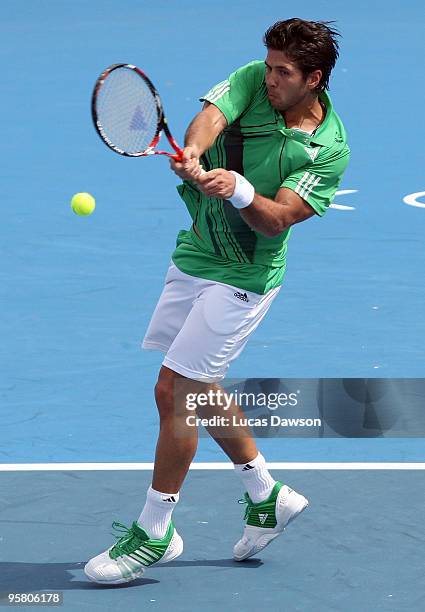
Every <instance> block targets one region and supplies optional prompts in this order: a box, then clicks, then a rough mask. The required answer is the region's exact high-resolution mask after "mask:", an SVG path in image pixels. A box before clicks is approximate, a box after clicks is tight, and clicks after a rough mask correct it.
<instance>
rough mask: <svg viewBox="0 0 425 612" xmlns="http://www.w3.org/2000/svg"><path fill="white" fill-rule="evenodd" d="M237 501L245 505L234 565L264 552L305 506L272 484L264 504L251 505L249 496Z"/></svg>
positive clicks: (289, 491) (287, 490) (304, 501)
mask: <svg viewBox="0 0 425 612" xmlns="http://www.w3.org/2000/svg"><path fill="white" fill-rule="evenodd" d="M240 501H241V503H246V504H247V507H246V510H245V516H244V519H245V520H246V525H245V529H244V533H243V536H242V538H241V539H240V540H239V542H237V544H236V545H235V547H234V549H233V558H234V559H235V561H243V560H244V559H248V558H249V557H252V556H253V555H255V554H257V553H259V552H260V551H261V550H263V548H265V547H266V546H268V545H269V544H270V542H272V541H273V540H274V539H275V538H277V537H278V536H279V535H281V534H282V533H283V531H284V530H285V527H286V526H287V525H288V524H289V523H290V522H291V521H293V520H294V518H296V517H297V516H298V515H299V514H301V512H302V511H303V510H305V509H306V508H307V506H308V501H307V499H306V498H305V497H303V496H302V495H300V494H299V493H297V492H296V491H294V490H293V489H290V488H289V487H287V486H286V485H284V484H283V483H281V482H277V483H276V484H275V486H274V488H273V490H272V492H271V493H270V496H269V497H268V499H266V500H265V501H263V502H260V503H258V504H254V503H253V502H252V500H251V498H250V497H249V495H248V493H245V500H240Z"/></svg>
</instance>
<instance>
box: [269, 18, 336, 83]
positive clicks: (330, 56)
mask: <svg viewBox="0 0 425 612" xmlns="http://www.w3.org/2000/svg"><path fill="white" fill-rule="evenodd" d="M333 23H335V22H333V21H304V20H303V19H298V18H296V17H295V18H293V19H287V20H286V21H278V22H276V23H275V24H274V25H272V26H271V27H270V28H269V29H268V30H267V32H266V33H265V34H264V37H263V41H264V44H265V46H266V47H267V48H268V49H274V50H275V51H283V52H284V53H285V54H286V55H287V56H288V57H289V59H290V60H291V61H292V62H294V63H295V64H296V65H297V66H298V68H299V69H300V70H301V72H302V73H303V75H304V78H307V76H308V75H309V74H310V73H311V72H313V71H314V70H321V71H322V78H321V79H320V83H319V85H318V86H317V87H316V90H315V91H317V92H320V91H323V90H324V89H329V78H330V75H331V72H332V69H333V67H334V66H335V63H336V60H337V58H338V55H339V53H338V48H339V45H338V41H337V39H336V37H337V36H340V34H339V32H338V31H337V30H334V29H332V28H330V27H329V25H332V24H333Z"/></svg>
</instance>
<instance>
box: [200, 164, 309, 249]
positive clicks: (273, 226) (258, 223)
mask: <svg viewBox="0 0 425 612" xmlns="http://www.w3.org/2000/svg"><path fill="white" fill-rule="evenodd" d="M198 187H199V189H200V190H201V191H202V192H203V193H205V194H206V195H208V196H214V197H217V198H223V199H229V198H231V197H232V195H233V193H234V190H235V177H234V175H233V174H232V173H231V172H228V171H227V170H223V169H222V168H217V169H216V170H211V171H210V172H207V173H206V174H204V175H203V176H201V177H199V179H198ZM239 213H240V215H241V217H242V218H243V220H244V221H245V222H246V223H247V224H248V225H249V226H250V227H251V228H252V229H253V230H255V231H256V232H259V233H260V234H263V235H264V236H268V237H269V238H272V237H273V236H277V235H278V234H281V233H282V232H283V231H285V230H286V229H288V228H289V227H291V225H294V224H295V223H300V222H301V221H305V220H306V219H309V218H310V217H312V216H313V215H314V214H315V211H314V209H313V208H312V207H311V206H310V205H309V204H308V203H307V202H306V201H305V200H303V199H302V198H301V197H300V196H299V195H298V194H296V193H295V192H294V191H292V189H287V188H286V187H284V188H282V189H279V191H278V192H277V194H276V196H275V198H274V199H273V200H272V199H270V198H266V197H264V196H262V195H260V194H258V193H255V194H254V199H253V201H252V203H251V204H250V205H249V206H247V207H246V208H241V209H240V210H239Z"/></svg>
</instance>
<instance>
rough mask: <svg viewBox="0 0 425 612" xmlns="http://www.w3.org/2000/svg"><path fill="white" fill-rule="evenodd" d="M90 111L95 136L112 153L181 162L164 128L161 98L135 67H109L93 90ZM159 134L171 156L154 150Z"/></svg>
mask: <svg viewBox="0 0 425 612" xmlns="http://www.w3.org/2000/svg"><path fill="white" fill-rule="evenodd" d="M91 110H92V118H93V123H94V126H95V128H96V131H97V133H98V134H99V136H100V138H101V139H102V140H103V142H104V143H105V144H106V145H107V146H108V147H109V148H110V149H112V150H113V151H115V153H119V154H120V155H126V156H128V157H143V156H146V155H168V157H171V158H172V159H174V160H176V161H180V160H181V159H182V156H183V151H182V150H181V149H180V147H179V146H178V144H177V143H176V141H175V140H174V138H173V137H172V135H171V132H170V130H169V128H168V125H167V119H166V117H165V115H164V109H163V107H162V103H161V98H160V97H159V94H158V92H157V90H156V89H155V86H154V85H153V83H152V81H150V79H148V77H147V76H146V74H145V73H144V72H143V71H142V70H140V68H137V66H133V65H132V64H113V65H112V66H109V68H107V69H106V70H105V71H104V72H102V74H101V75H100V77H99V78H98V79H97V81H96V84H95V87H94V90H93V94H92V102H91ZM162 132H164V133H165V135H166V137H167V138H168V142H169V143H170V145H171V146H172V148H173V149H174V152H173V153H170V152H169V151H159V150H157V149H156V148H155V147H156V146H157V144H158V142H159V139H160V138H161V134H162Z"/></svg>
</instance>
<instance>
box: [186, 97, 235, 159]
mask: <svg viewBox="0 0 425 612" xmlns="http://www.w3.org/2000/svg"><path fill="white" fill-rule="evenodd" d="M220 115H221V113H220V114H218V113H217V112H210V111H208V110H207V109H204V110H202V111H201V112H200V113H198V114H197V115H196V116H195V117H194V119H193V120H192V122H191V123H190V125H189V127H188V128H187V130H186V134H185V138H184V145H185V147H195V148H196V149H197V151H198V156H199V157H200V156H201V155H202V154H203V153H205V151H207V150H208V149H209V148H210V147H211V146H212V145H213V144H214V142H215V139H216V138H217V136H218V135H219V134H220V133H221V132H222V131H223V129H224V128H225V126H226V125H225V120H224V117H223V116H222V115H221V116H220Z"/></svg>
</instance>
